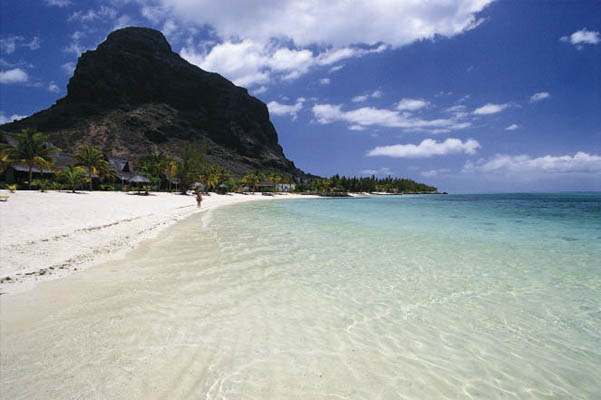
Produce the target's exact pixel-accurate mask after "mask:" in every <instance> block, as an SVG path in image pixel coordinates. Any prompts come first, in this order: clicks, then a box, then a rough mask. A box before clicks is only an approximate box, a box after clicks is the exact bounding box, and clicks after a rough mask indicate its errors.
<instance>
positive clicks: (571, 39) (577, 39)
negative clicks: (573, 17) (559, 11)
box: [561, 28, 601, 48]
mask: <svg viewBox="0 0 601 400" xmlns="http://www.w3.org/2000/svg"><path fill="white" fill-rule="evenodd" d="M561 40H562V41H563V42H568V43H571V44H573V45H574V46H578V47H579V48H582V45H583V44H593V45H594V44H598V43H599V42H601V36H600V35H599V32H597V31H589V30H587V29H586V28H582V29H581V30H579V31H576V32H574V33H572V34H571V35H570V36H562V37H561Z"/></svg>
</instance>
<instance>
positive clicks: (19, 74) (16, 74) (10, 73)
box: [0, 68, 29, 83]
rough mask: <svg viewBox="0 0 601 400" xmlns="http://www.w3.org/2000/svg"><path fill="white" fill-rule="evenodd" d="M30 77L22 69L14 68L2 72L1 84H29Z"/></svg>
mask: <svg viewBox="0 0 601 400" xmlns="http://www.w3.org/2000/svg"><path fill="white" fill-rule="evenodd" d="M28 80H29V76H28V75H27V72H25V71H23V70H22V69H21V68H13V69H9V70H6V71H0V83H22V82H27V81H28Z"/></svg>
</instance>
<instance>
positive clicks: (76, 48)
mask: <svg viewBox="0 0 601 400" xmlns="http://www.w3.org/2000/svg"><path fill="white" fill-rule="evenodd" d="M85 50H86V48H85V47H84V46H82V45H81V44H80V43H79V42H78V41H73V42H71V43H69V46H67V47H65V48H64V49H63V51H64V52H65V53H71V54H74V55H75V56H76V57H79V56H80V55H81V53H83V52H84V51H85Z"/></svg>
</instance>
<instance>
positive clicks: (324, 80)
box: [319, 78, 332, 86]
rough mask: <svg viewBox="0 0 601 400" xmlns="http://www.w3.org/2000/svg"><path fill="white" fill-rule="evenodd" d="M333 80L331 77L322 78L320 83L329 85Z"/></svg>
mask: <svg viewBox="0 0 601 400" xmlns="http://www.w3.org/2000/svg"><path fill="white" fill-rule="evenodd" d="M331 82H332V80H331V79H330V78H322V79H320V80H319V84H320V85H324V86H325V85H329V84H330V83H331Z"/></svg>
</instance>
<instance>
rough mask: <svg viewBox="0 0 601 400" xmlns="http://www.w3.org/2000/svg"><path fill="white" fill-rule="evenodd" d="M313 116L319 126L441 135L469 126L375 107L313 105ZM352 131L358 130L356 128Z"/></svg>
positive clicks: (456, 121) (446, 119)
mask: <svg viewBox="0 0 601 400" xmlns="http://www.w3.org/2000/svg"><path fill="white" fill-rule="evenodd" d="M312 111H313V115H314V117H315V118H316V120H317V122H318V123H320V124H330V123H334V122H340V121H341V122H346V123H348V124H349V125H350V126H351V127H353V126H354V127H362V128H365V127H367V126H379V127H385V128H401V129H407V130H416V131H420V130H429V131H430V132H432V133H442V132H448V131H451V130H457V129H465V128H468V127H469V126H471V123H470V122H468V121H460V120H456V119H448V118H440V119H432V120H425V119H421V118H415V117H412V116H411V115H410V114H407V113H401V112H400V111H397V110H387V109H381V108H375V107H361V108H357V109H355V110H351V111H344V110H342V106H341V105H333V104H315V105H314V106H313V108H312ZM353 130H359V129H357V128H355V129H353Z"/></svg>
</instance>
